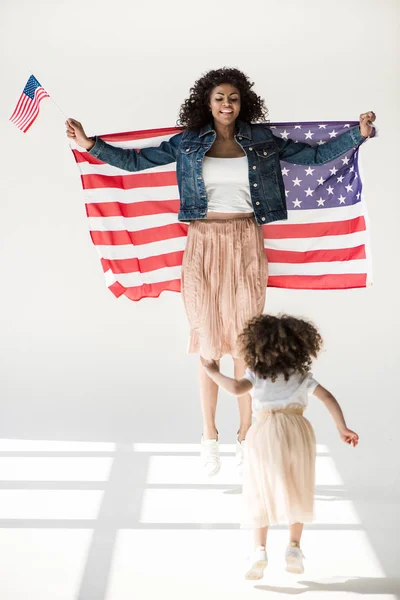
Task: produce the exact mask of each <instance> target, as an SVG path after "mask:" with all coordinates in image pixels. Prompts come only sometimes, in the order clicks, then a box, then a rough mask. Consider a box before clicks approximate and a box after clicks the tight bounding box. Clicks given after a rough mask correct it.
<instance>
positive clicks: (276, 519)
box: [241, 404, 315, 529]
mask: <svg viewBox="0 0 400 600" xmlns="http://www.w3.org/2000/svg"><path fill="white" fill-rule="evenodd" d="M303 410H304V409H303V407H302V406H300V405H297V404H296V405H295V404H292V405H290V406H288V407H285V408H283V409H277V410H267V411H263V412H260V413H258V414H257V415H256V421H255V423H253V425H252V426H251V427H250V429H249V431H248V433H247V436H246V443H245V461H244V467H243V515H242V520H241V527H243V528H252V529H256V528H259V527H266V526H268V525H277V524H293V523H309V522H310V521H312V520H313V510H314V487H315V436H314V430H313V428H312V425H311V423H310V422H309V421H308V420H307V419H305V418H304V417H303Z"/></svg>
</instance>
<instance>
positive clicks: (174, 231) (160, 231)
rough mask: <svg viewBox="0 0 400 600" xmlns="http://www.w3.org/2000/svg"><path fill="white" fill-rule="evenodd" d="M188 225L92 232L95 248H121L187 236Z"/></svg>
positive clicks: (175, 224)
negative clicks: (122, 246) (127, 245)
mask: <svg viewBox="0 0 400 600" xmlns="http://www.w3.org/2000/svg"><path fill="white" fill-rule="evenodd" d="M187 230H188V225H185V224H184V223H173V224H172V225H164V226H163V227H151V228H149V229H144V230H142V231H91V232H90V236H91V238H92V241H93V244H94V245H95V246H121V245H124V244H133V245H134V246H135V245H141V244H150V243H151V242H160V241H161V240H169V239H171V238H177V237H184V236H186V235H187Z"/></svg>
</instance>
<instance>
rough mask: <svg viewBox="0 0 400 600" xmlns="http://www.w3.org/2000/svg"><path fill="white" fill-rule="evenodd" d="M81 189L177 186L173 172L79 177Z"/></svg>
mask: <svg viewBox="0 0 400 600" xmlns="http://www.w3.org/2000/svg"><path fill="white" fill-rule="evenodd" d="M81 178H82V185H83V189H85V190H93V189H96V188H118V189H121V190H131V189H134V188H144V187H162V186H164V185H177V178H176V172H175V171H166V172H164V173H142V172H138V173H135V174H134V175H81Z"/></svg>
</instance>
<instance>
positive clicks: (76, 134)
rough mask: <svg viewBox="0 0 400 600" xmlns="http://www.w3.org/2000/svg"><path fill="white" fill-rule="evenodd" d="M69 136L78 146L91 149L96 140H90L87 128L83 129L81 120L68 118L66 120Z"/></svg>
mask: <svg viewBox="0 0 400 600" xmlns="http://www.w3.org/2000/svg"><path fill="white" fill-rule="evenodd" d="M65 126H66V128H67V129H66V132H67V137H69V138H70V139H71V140H74V141H75V142H76V143H77V144H78V146H81V147H82V148H85V150H90V149H91V148H93V146H94V141H93V140H90V139H89V138H88V137H87V135H86V133H85V130H84V129H83V127H82V125H81V123H79V121H75V119H68V120H67V121H65Z"/></svg>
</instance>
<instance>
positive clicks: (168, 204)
mask: <svg viewBox="0 0 400 600" xmlns="http://www.w3.org/2000/svg"><path fill="white" fill-rule="evenodd" d="M178 211H179V199H177V200H146V202H131V203H129V204H124V203H123V202H93V203H91V204H86V213H87V216H88V217H119V216H122V217H128V218H129V217H145V216H147V215H158V214H165V213H174V214H176V213H177V212H178Z"/></svg>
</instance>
